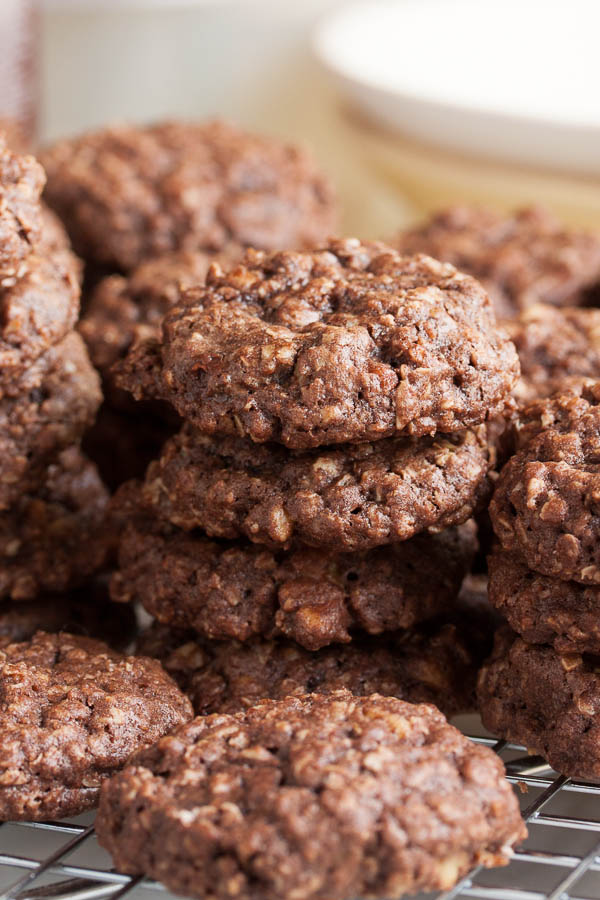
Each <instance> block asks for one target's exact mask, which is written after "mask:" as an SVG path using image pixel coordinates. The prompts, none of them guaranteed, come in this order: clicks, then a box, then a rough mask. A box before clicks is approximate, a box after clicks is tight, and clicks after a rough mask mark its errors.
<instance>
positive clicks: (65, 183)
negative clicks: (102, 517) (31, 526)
mask: <svg viewBox="0 0 600 900" xmlns="http://www.w3.org/2000/svg"><path fill="white" fill-rule="evenodd" d="M42 161H43V163H44V166H45V168H46V171H47V174H48V184H47V187H46V192H45V197H46V200H47V202H48V203H49V204H50V206H51V207H52V208H53V209H55V210H56V212H57V213H58V214H59V215H60V216H61V218H62V221H63V223H64V224H65V226H66V228H67V231H68V232H69V234H70V236H71V239H72V241H73V244H74V246H75V249H76V250H77V252H78V253H79V254H80V255H81V256H82V258H83V259H84V260H85V263H86V275H87V278H86V284H87V290H86V297H85V302H84V315H83V318H82V322H81V325H80V332H81V334H82V335H83V337H84V339H85V341H86V344H87V346H88V350H89V352H90V356H91V359H92V362H93V363H94V365H95V366H96V368H97V369H98V370H99V372H100V374H101V375H102V379H103V388H104V395H105V403H104V404H103V407H102V410H101V412H100V416H99V419H98V422H97V423H96V425H95V427H94V429H93V431H92V433H91V434H90V436H89V437H88V438H87V439H86V447H88V448H89V452H90V453H91V454H92V456H93V458H94V459H95V460H97V462H98V464H99V466H100V469H101V472H102V474H103V476H104V478H105V480H106V481H107V483H108V484H110V486H111V487H116V486H117V485H118V484H119V483H121V482H122V481H124V480H126V478H131V477H134V476H138V475H141V474H143V471H144V469H145V467H146V465H147V463H148V462H149V461H150V460H151V459H152V458H154V457H155V456H157V455H158V453H159V451H160V448H161V445H162V443H164V441H165V440H166V438H167V437H168V436H169V435H170V434H172V433H173V432H174V431H175V430H176V428H177V426H178V419H177V416H176V415H175V414H174V412H173V410H172V409H169V407H168V406H167V405H166V404H160V403H153V404H143V405H140V404H136V403H134V402H133V401H132V398H131V396H130V395H127V394H125V393H124V392H122V391H119V390H118V388H117V387H116V386H115V384H114V380H113V378H112V375H111V371H110V369H111V366H112V365H113V364H114V363H115V362H116V361H118V360H119V359H120V358H122V357H123V356H124V355H125V354H126V352H127V350H128V348H129V346H130V345H131V344H132V342H133V341H134V340H135V339H136V338H139V337H140V336H147V335H151V334H155V333H156V332H157V331H158V328H159V326H160V322H161V320H162V318H163V316H164V314H165V313H166V312H167V310H168V309H169V307H170V306H171V305H172V304H173V303H174V302H175V301H176V299H177V297H178V296H179V291H180V289H181V288H185V287H186V286H189V285H192V284H198V283H201V282H202V281H203V280H204V277H205V275H206V272H207V270H208V267H209V265H210V264H211V262H213V261H218V262H220V263H222V264H225V265H229V264H230V263H234V262H236V261H237V260H238V259H239V258H240V257H241V256H242V254H243V251H244V247H246V246H253V247H258V248H264V249H271V248H274V247H276V246H280V245H281V244H283V245H284V246H287V247H290V248H299V249H301V248H305V247H310V246H312V245H314V244H315V243H318V242H320V241H322V240H324V239H325V238H326V237H327V236H328V235H329V234H330V233H332V232H334V231H335V230H336V229H335V225H336V218H337V207H336V201H335V197H334V194H333V191H332V188H331V186H330V184H329V182H328V180H327V179H326V178H325V176H324V175H323V174H322V173H321V172H320V171H319V169H318V168H317V166H316V164H315V162H314V161H313V159H312V157H311V155H310V154H309V153H307V152H306V151H305V150H303V149H301V148H299V147H296V146H294V145H291V144H287V143H282V142H280V141H276V140H273V139H269V138H265V137H260V136H258V135H254V134H251V133H248V132H245V131H242V130H241V129H239V128H236V127H234V126H233V125H230V124H228V123H225V122H218V121H215V122H207V123H192V122H162V123H159V124H155V125H149V126H144V127H131V126H121V127H114V128H106V129H102V130H100V131H97V132H92V133H88V134H84V135H82V136H80V137H77V138H74V139H69V140H64V141H61V142H59V143H57V144H55V145H54V146H53V147H50V148H49V149H48V150H46V151H45V153H44V154H43V155H42ZM102 274H105V275H106V276H107V277H105V278H103V279H101V280H99V279H100V276H101V275H102ZM98 282H99V283H98ZM94 285H96V286H95V287H94Z"/></svg>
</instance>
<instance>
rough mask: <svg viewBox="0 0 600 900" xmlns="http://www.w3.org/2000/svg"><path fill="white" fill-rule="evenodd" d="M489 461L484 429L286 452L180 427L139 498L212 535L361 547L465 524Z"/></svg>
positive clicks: (480, 496)
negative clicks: (212, 436)
mask: <svg viewBox="0 0 600 900" xmlns="http://www.w3.org/2000/svg"><path fill="white" fill-rule="evenodd" d="M494 460H495V451H494V448H493V447H490V445H489V443H488V435H487V430H486V428H485V426H478V427H477V428H473V429H467V430H466V431H463V432H455V433H454V434H450V435H437V436H436V437H433V438H431V437H424V438H420V439H416V440H412V439H410V438H386V439H385V440H382V441H376V442H375V443H372V444H345V445H341V446H338V447H335V448H330V447H329V448H323V449H322V450H308V451H304V452H299V451H297V452H290V451H288V450H286V449H285V448H283V447H281V446H280V445H278V444H256V445H255V444H251V443H250V442H249V441H245V440H242V439H241V438H220V439H219V438H211V437H206V436H205V435H202V434H200V433H199V432H197V431H196V430H195V429H194V428H193V427H190V426H189V425H184V426H183V428H182V430H181V431H180V432H179V433H178V434H176V435H175V436H174V437H173V438H171V439H170V440H169V441H168V442H167V444H166V445H165V447H164V449H163V453H162V456H161V457H160V459H159V460H157V461H155V462H153V463H151V464H150V466H149V468H148V471H147V473H146V479H145V482H144V485H143V488H142V493H143V503H144V504H145V505H146V506H147V507H148V508H149V509H152V510H154V512H155V514H156V515H158V516H159V517H161V518H163V519H165V520H168V521H170V522H171V523H172V524H173V525H176V526H178V527H179V528H183V529H184V530H186V531H192V530H193V529H195V528H202V529H203V530H204V531H205V532H206V533H207V534H208V535H209V536H211V537H221V538H237V537H241V536H244V535H245V536H246V537H248V538H249V539H250V540H251V541H253V542H255V543H258V544H265V545H266V546H270V547H274V548H276V547H287V546H290V544H291V542H292V540H293V539H297V540H298V541H302V542H304V543H306V544H309V545H312V546H316V547H332V548H335V549H336V550H337V551H339V552H343V551H347V550H368V549H370V548H373V547H377V546H380V545H383V544H391V543H395V542H397V541H405V540H408V539H409V538H411V537H413V536H414V535H415V534H419V533H420V532H422V531H430V532H438V531H441V530H442V529H443V528H448V527H450V526H451V525H460V524H462V523H463V522H466V520H467V519H469V518H471V515H472V514H473V511H474V510H476V509H478V508H479V507H480V506H481V505H482V504H483V503H484V501H485V499H486V498H487V496H488V491H489V485H488V479H487V473H488V471H489V470H490V469H491V468H492V467H493V464H494Z"/></svg>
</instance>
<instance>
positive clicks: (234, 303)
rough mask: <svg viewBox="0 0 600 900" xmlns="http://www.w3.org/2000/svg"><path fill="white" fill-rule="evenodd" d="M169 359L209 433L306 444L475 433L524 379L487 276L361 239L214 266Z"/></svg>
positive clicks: (180, 394) (178, 386)
mask: <svg viewBox="0 0 600 900" xmlns="http://www.w3.org/2000/svg"><path fill="white" fill-rule="evenodd" d="M161 357H162V364H161V370H160V380H161V382H162V387H158V386H157V387H158V390H159V391H160V395H161V396H162V397H163V398H164V399H166V400H168V401H169V402H171V403H172V404H173V405H174V406H175V408H176V409H177V411H178V412H179V413H180V414H181V416H182V417H183V418H184V419H187V420H189V421H191V422H193V423H194V424H195V425H196V426H197V427H198V428H199V429H200V430H201V431H203V432H205V433H219V434H239V435H242V436H245V437H249V438H251V439H252V440H253V441H257V442H263V441H270V440H274V441H278V442H281V443H283V444H285V445H286V446H288V447H291V448H296V449H306V448H309V447H318V446H322V445H324V444H339V443H344V442H346V441H350V442H359V441H369V440H378V439H380V438H383V437H390V436H393V435H396V434H405V435H414V436H420V435H425V434H433V433H434V432H436V431H442V432H454V431H459V430H462V429H464V428H465V427H467V426H471V425H477V424H479V423H481V422H483V421H485V420H487V419H488V418H490V417H491V416H492V415H493V414H495V413H497V412H501V411H502V410H503V408H504V403H505V399H506V397H507V395H508V394H509V393H510V390H511V388H512V386H513V385H514V383H515V382H516V380H517V376H518V372H519V369H518V360H517V356H516V353H515V349H514V347H513V345H512V344H511V343H510V342H509V341H508V340H507V338H506V335H505V334H504V332H502V331H500V330H498V329H497V327H496V320H495V317H494V313H493V310H492V308H491V306H490V302H489V299H488V297H487V295H486V293H485V291H484V290H483V289H482V288H481V286H480V285H479V284H478V283H477V282H476V281H474V280H473V279H472V278H470V277H469V276H466V275H462V274H461V273H459V272H457V271H456V269H454V268H453V267H452V266H450V265H443V264H441V263H438V262H436V261H435V260H432V259H429V258H427V257H423V256H417V257H412V258H409V257H403V256H400V255H399V254H398V253H396V252H395V251H394V250H392V249H390V248H389V247H386V246H385V245H384V244H376V243H361V242H360V241H358V240H355V239H351V238H348V239H346V240H337V241H330V242H329V243H328V244H327V245H326V246H325V247H324V248H323V249H320V250H316V251H313V252H311V253H295V252H292V251H284V252H277V253H271V254H266V253H262V252H255V251H248V253H247V254H246V256H245V258H244V263H243V264H242V265H240V266H238V267H237V268H235V269H233V270H231V271H229V272H227V273H224V272H223V271H222V270H220V269H218V268H216V267H215V268H213V269H211V270H210V271H209V273H208V276H207V282H206V286H205V287H203V286H200V287H197V288H193V289H190V290H188V291H187V292H185V293H184V294H183V295H182V300H181V305H180V306H178V307H174V308H173V309H172V310H171V312H170V313H169V314H168V315H167V316H166V318H165V320H164V322H163V342H162V345H161ZM136 375H137V373H136V371H135V368H134V367H133V366H132V365H131V364H130V365H129V366H128V367H126V368H125V369H124V370H123V375H122V379H121V380H122V386H124V387H129V389H130V390H131V392H132V393H133V394H134V396H139V395H140V393H141V392H142V391H143V390H144V385H145V373H144V372H143V371H142V373H141V378H140V377H136Z"/></svg>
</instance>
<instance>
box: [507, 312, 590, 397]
mask: <svg viewBox="0 0 600 900" xmlns="http://www.w3.org/2000/svg"><path fill="white" fill-rule="evenodd" d="M503 326H504V328H505V329H506V331H507V333H508V335H509V336H510V339H511V340H512V342H513V343H514V345H515V347H516V348H517V353H518V355H519V362H520V363H521V378H520V379H519V381H518V382H517V384H516V386H515V388H514V390H513V396H514V397H515V398H516V400H517V402H518V403H519V405H520V406H525V405H526V404H528V403H532V402H533V401H535V400H538V399H540V398H544V397H550V396H551V395H552V394H555V393H556V392H557V391H560V390H561V389H562V388H563V387H564V386H565V385H567V386H568V385H569V384H570V383H573V382H574V381H575V379H581V378H592V379H593V378H600V309H579V308H577V307H566V308H563V309H557V308H555V307H552V306H547V305H543V304H538V305H536V306H532V307H530V308H529V309H527V310H525V312H523V313H522V314H521V316H520V317H519V318H518V319H515V320H514V321H507V322H504V323H503Z"/></svg>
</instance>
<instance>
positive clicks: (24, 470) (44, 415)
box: [0, 333, 102, 510]
mask: <svg viewBox="0 0 600 900" xmlns="http://www.w3.org/2000/svg"><path fill="white" fill-rule="evenodd" d="M101 399H102V394H101V391H100V379H99V378H98V374H97V373H96V371H95V369H94V368H93V367H92V365H91V363H90V360H89V357H88V355H87V352H86V349H85V345H84V343H83V341H82V340H81V338H80V337H79V335H77V334H75V333H70V334H68V335H67V337H66V338H64V339H63V340H62V341H61V342H60V343H59V344H55V345H54V346H53V347H51V348H50V349H49V350H48V351H47V352H46V353H45V354H44V355H43V356H40V357H39V358H38V359H37V360H36V361H35V362H34V363H33V364H32V365H31V366H30V368H29V369H27V370H26V371H25V372H24V374H23V375H21V376H20V377H19V378H17V379H15V380H14V381H12V382H10V383H7V384H6V385H3V384H0V510H6V509H8V508H9V507H10V506H12V504H13V503H15V502H16V501H17V500H18V499H19V497H20V496H21V495H22V494H23V493H28V492H31V491H32V490H35V489H36V488H37V487H39V485H40V482H41V481H42V480H43V476H44V470H45V468H46V467H47V466H48V464H49V463H50V462H51V461H53V460H54V459H55V458H56V455H57V454H58V452H59V451H60V450H62V449H64V448H65V447H67V446H69V445H71V444H75V443H77V442H78V441H79V440H80V438H81V436H82V434H83V432H84V430H85V429H86V428H87V427H88V426H89V425H91V423H92V422H93V420H94V415H95V413H96V410H97V409H98V407H99V405H100V401H101Z"/></svg>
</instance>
